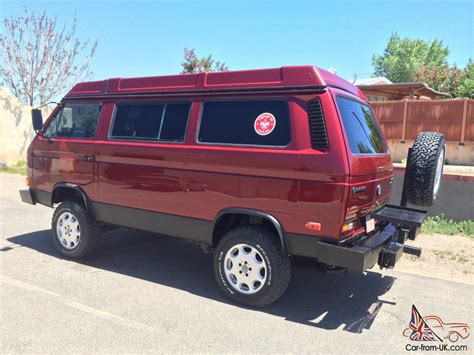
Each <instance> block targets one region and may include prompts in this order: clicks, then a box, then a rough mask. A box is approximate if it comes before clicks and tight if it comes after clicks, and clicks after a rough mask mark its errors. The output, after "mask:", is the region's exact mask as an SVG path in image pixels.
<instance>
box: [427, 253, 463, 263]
mask: <svg viewBox="0 0 474 355" xmlns="http://www.w3.org/2000/svg"><path fill="white" fill-rule="evenodd" d="M433 254H434V255H436V257H437V258H438V259H441V260H451V261H457V262H458V263H461V264H464V263H467V262H469V257H468V256H466V255H464V254H463V253H461V254H459V253H455V252H452V251H449V250H433Z"/></svg>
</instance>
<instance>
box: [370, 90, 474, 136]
mask: <svg viewBox="0 0 474 355" xmlns="http://www.w3.org/2000/svg"><path fill="white" fill-rule="evenodd" d="M370 104H371V106H372V108H373V110H374V112H375V115H376V117H377V118H378V119H379V121H380V124H381V126H382V131H383V133H384V135H385V138H386V139H387V140H400V141H402V142H404V141H405V140H413V139H415V138H416V136H417V134H418V133H419V132H421V131H436V132H442V133H443V134H444V135H445V137H446V140H447V141H448V142H458V143H460V144H464V143H465V142H473V141H474V100H473V99H452V100H402V101H380V102H371V103H370Z"/></svg>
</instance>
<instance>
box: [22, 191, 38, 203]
mask: <svg viewBox="0 0 474 355" xmlns="http://www.w3.org/2000/svg"><path fill="white" fill-rule="evenodd" d="M20 197H21V201H23V202H25V203H29V204H30V205H36V197H35V192H34V191H33V190H31V189H24V190H20Z"/></svg>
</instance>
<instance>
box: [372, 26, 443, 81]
mask: <svg viewBox="0 0 474 355" xmlns="http://www.w3.org/2000/svg"><path fill="white" fill-rule="evenodd" d="M448 54H449V49H448V47H445V46H444V45H443V42H442V41H440V40H437V39H435V40H433V41H432V42H427V41H424V40H421V39H410V38H407V37H405V38H401V37H400V36H399V35H398V34H397V33H392V35H391V36H390V38H389V40H388V43H387V47H386V48H385V50H384V52H383V54H382V55H373V57H372V65H373V66H374V73H375V75H377V76H385V77H386V78H387V79H389V80H391V81H393V82H395V83H400V82H407V81H414V79H415V77H416V76H417V75H418V74H419V71H420V68H421V67H425V68H430V69H431V68H440V67H443V66H445V65H447V64H448V62H447V57H448Z"/></svg>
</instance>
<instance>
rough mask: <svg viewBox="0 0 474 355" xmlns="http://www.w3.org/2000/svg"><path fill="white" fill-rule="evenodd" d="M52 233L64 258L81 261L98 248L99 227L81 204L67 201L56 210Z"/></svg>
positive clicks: (55, 243)
mask: <svg viewBox="0 0 474 355" xmlns="http://www.w3.org/2000/svg"><path fill="white" fill-rule="evenodd" d="M51 231H52V235H53V242H54V245H55V246H56V249H57V250H58V251H59V252H60V253H61V254H62V255H64V256H67V257H70V258H75V259H79V258H82V257H84V256H86V255H87V254H89V253H90V252H91V251H92V250H93V249H94V247H95V246H96V241H97V238H98V233H99V226H98V224H97V223H96V222H95V220H94V219H93V218H92V216H90V214H89V212H88V211H87V210H86V209H85V208H84V207H83V206H82V205H81V204H79V203H77V202H74V201H66V202H62V203H61V204H60V205H59V206H58V207H56V209H55V210H54V214H53V221H52V225H51Z"/></svg>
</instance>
